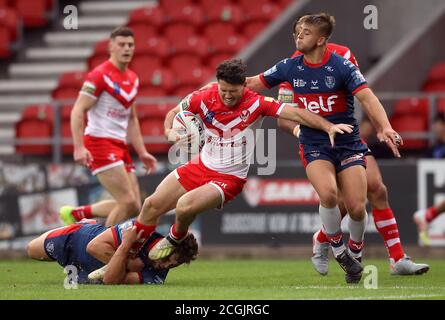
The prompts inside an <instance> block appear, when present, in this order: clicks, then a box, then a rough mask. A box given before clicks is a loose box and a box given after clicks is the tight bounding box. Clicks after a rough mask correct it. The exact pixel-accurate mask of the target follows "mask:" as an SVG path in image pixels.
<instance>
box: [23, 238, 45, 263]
mask: <svg viewBox="0 0 445 320" xmlns="http://www.w3.org/2000/svg"><path fill="white" fill-rule="evenodd" d="M41 245H42V244H41V242H40V241H38V239H34V240H31V241H30V242H29V243H28V245H27V246H26V252H27V254H28V257H30V258H32V259H36V260H40V259H42V257H41V254H40V253H41V251H42V249H43V248H41V247H40V246H41Z"/></svg>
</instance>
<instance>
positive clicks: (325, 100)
mask: <svg viewBox="0 0 445 320" xmlns="http://www.w3.org/2000/svg"><path fill="white" fill-rule="evenodd" d="M337 98H338V96H337V95H333V96H329V97H325V96H318V97H311V98H310V99H308V98H307V97H299V99H300V101H301V102H302V103H303V105H304V107H305V108H306V109H307V110H309V111H310V112H313V113H320V114H329V113H332V112H333V106H334V105H335V99H337ZM336 111H342V110H336Z"/></svg>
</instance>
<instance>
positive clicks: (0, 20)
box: [0, 7, 19, 41]
mask: <svg viewBox="0 0 445 320" xmlns="http://www.w3.org/2000/svg"><path fill="white" fill-rule="evenodd" d="M18 23H19V19H18V16H17V13H16V11H14V10H12V9H10V8H1V7H0V27H5V28H7V29H8V30H9V34H10V39H11V40H12V41H16V40H17V37H18V34H17V25H18Z"/></svg>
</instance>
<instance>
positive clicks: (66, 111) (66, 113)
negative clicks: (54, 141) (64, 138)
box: [60, 105, 73, 121]
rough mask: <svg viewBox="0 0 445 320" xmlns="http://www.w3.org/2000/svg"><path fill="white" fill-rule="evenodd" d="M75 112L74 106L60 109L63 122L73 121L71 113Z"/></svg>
mask: <svg viewBox="0 0 445 320" xmlns="http://www.w3.org/2000/svg"><path fill="white" fill-rule="evenodd" d="M72 110H73V106H72V105H65V106H62V107H61V108H60V117H61V119H62V121H63V120H70V119H71V111H72Z"/></svg>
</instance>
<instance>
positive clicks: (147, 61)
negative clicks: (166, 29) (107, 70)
mask: <svg viewBox="0 0 445 320" xmlns="http://www.w3.org/2000/svg"><path fill="white" fill-rule="evenodd" d="M161 67H162V59H161V58H159V57H156V56H153V55H136V56H135V57H133V60H132V61H131V63H130V69H131V70H133V71H134V72H136V73H137V74H138V75H139V76H140V75H142V74H144V73H152V72H153V71H154V70H157V69H160V68H161Z"/></svg>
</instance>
